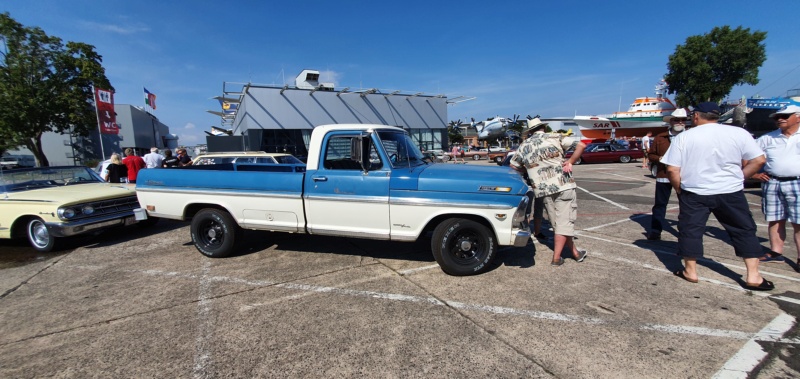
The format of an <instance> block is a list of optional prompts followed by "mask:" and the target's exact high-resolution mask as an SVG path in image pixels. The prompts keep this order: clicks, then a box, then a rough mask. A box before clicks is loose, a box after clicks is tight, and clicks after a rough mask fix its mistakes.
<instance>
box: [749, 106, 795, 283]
mask: <svg viewBox="0 0 800 379" xmlns="http://www.w3.org/2000/svg"><path fill="white" fill-rule="evenodd" d="M769 117H770V118H772V119H773V120H775V124H776V126H777V127H778V128H777V129H776V130H774V131H772V132H769V133H767V134H764V135H763V136H761V138H759V139H758V141H756V142H757V143H758V145H759V146H760V147H761V150H763V151H764V153H766V156H767V163H766V164H765V165H764V172H761V173H757V174H755V175H753V178H755V179H759V180H761V181H762V182H763V184H762V186H761V193H762V197H761V211H762V212H764V217H765V218H766V219H767V222H768V223H769V229H768V230H769V247H770V250H771V251H770V253H767V254H766V255H765V256H763V257H761V261H762V262H764V261H766V262H770V261H778V262H782V261H784V258H783V256H782V254H783V246H784V244H785V242H786V220H789V222H790V223H791V224H792V229H793V230H794V233H793V235H794V246H795V248H796V249H797V266H795V270H797V271H800V164H798V163H797V162H798V161H800V107H799V106H797V105H788V106H785V107H783V108H782V109H781V110H779V111H777V112H775V113H773V114H771V115H769Z"/></svg>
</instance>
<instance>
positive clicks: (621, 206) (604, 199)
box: [578, 187, 630, 209]
mask: <svg viewBox="0 0 800 379" xmlns="http://www.w3.org/2000/svg"><path fill="white" fill-rule="evenodd" d="M578 189H579V190H581V191H583V192H586V193H588V194H589V195H592V196H594V197H596V198H598V199H600V200H603V201H605V202H607V203H609V204H611V205H614V206H616V207H620V208H622V209H630V208H628V207H626V206H624V205H622V204H619V203H615V202H613V201H611V200H608V199H606V198H605V197H602V196H600V195H597V194H594V193H591V192H589V191H587V190H586V189H584V188H581V187H578Z"/></svg>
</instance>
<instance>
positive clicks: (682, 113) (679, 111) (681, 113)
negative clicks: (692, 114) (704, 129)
mask: <svg viewBox="0 0 800 379" xmlns="http://www.w3.org/2000/svg"><path fill="white" fill-rule="evenodd" d="M673 117H677V118H686V117H687V115H686V109H683V108H678V109H676V110H675V111H674V112H672V114H671V115H669V116H664V118H663V120H664V122H669V120H672V118H673Z"/></svg>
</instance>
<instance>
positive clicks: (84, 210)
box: [81, 205, 94, 216]
mask: <svg viewBox="0 0 800 379" xmlns="http://www.w3.org/2000/svg"><path fill="white" fill-rule="evenodd" d="M81 213H83V214H85V215H87V216H88V215H90V214H92V213H94V207H93V206H91V205H84V206H83V208H81Z"/></svg>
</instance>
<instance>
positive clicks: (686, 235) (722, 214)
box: [678, 190, 764, 258]
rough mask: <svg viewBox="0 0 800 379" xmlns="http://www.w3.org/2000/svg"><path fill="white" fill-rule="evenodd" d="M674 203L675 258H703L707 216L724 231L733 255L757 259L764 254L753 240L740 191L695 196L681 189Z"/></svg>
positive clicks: (750, 217)
mask: <svg viewBox="0 0 800 379" xmlns="http://www.w3.org/2000/svg"><path fill="white" fill-rule="evenodd" d="M678 201H679V202H680V213H679V214H678V230H679V234H678V255H680V256H682V257H684V258H700V257H702V256H703V234H705V232H706V223H707V222H708V215H709V214H711V213H713V214H714V216H715V217H716V218H717V221H719V222H720V224H722V227H723V228H725V231H726V232H728V236H729V237H730V238H731V244H732V245H733V249H734V251H735V252H736V256H738V257H742V258H758V257H761V256H762V255H764V252H763V250H762V248H761V244H760V243H759V242H758V237H756V222H755V221H754V220H753V214H752V213H751V212H750V206H749V205H748V204H747V199H745V197H744V192H743V191H737V192H733V193H725V194H719V195H698V194H696V193H692V192H689V191H685V190H684V191H681V194H680V196H678Z"/></svg>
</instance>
